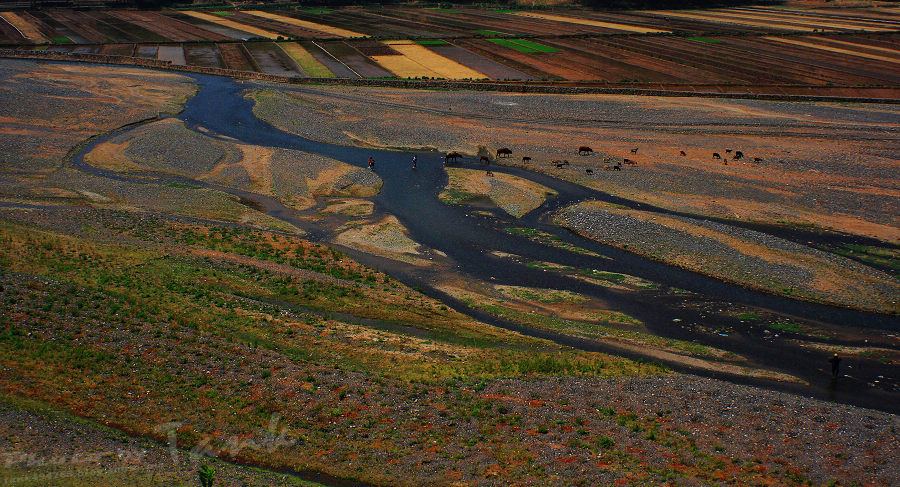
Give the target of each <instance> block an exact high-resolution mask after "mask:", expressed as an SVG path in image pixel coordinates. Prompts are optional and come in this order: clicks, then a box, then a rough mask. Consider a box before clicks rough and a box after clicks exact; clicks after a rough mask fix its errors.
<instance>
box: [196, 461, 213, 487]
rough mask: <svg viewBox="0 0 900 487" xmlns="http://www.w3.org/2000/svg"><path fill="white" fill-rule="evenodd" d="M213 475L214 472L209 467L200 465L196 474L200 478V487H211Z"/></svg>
mask: <svg viewBox="0 0 900 487" xmlns="http://www.w3.org/2000/svg"><path fill="white" fill-rule="evenodd" d="M215 473H216V471H215V470H213V469H212V467H210V466H209V465H202V466H201V467H200V470H198V471H197V474H198V475H199V476H200V487H212V484H213V475H215Z"/></svg>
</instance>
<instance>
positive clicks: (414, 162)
mask: <svg viewBox="0 0 900 487" xmlns="http://www.w3.org/2000/svg"><path fill="white" fill-rule="evenodd" d="M412 162H413V169H415V168H416V166H418V165H419V157H418V156H413V161H412Z"/></svg>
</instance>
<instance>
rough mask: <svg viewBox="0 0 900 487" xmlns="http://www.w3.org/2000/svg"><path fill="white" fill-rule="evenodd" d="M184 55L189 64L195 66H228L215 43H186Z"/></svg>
mask: <svg viewBox="0 0 900 487" xmlns="http://www.w3.org/2000/svg"><path fill="white" fill-rule="evenodd" d="M184 57H185V59H186V60H187V63H188V64H192V65H194V66H212V67H214V68H225V67H226V66H225V63H224V62H223V61H222V55H221V54H219V49H218V48H217V47H216V45H215V44H185V45H184Z"/></svg>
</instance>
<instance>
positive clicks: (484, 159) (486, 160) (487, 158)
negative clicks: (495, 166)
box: [478, 156, 491, 166]
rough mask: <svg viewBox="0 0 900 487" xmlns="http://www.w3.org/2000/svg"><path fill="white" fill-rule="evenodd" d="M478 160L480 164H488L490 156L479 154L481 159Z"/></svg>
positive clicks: (489, 163)
mask: <svg viewBox="0 0 900 487" xmlns="http://www.w3.org/2000/svg"><path fill="white" fill-rule="evenodd" d="M478 162H479V163H481V165H482V166H490V165H491V158H490V157H488V156H481V159H479V160H478Z"/></svg>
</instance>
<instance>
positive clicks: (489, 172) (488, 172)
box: [487, 169, 494, 177]
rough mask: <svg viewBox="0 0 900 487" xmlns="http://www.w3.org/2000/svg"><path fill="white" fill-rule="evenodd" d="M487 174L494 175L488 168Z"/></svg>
mask: <svg viewBox="0 0 900 487" xmlns="http://www.w3.org/2000/svg"><path fill="white" fill-rule="evenodd" d="M487 175H488V176H490V177H494V172H493V171H491V170H490V169H488V170H487Z"/></svg>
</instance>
